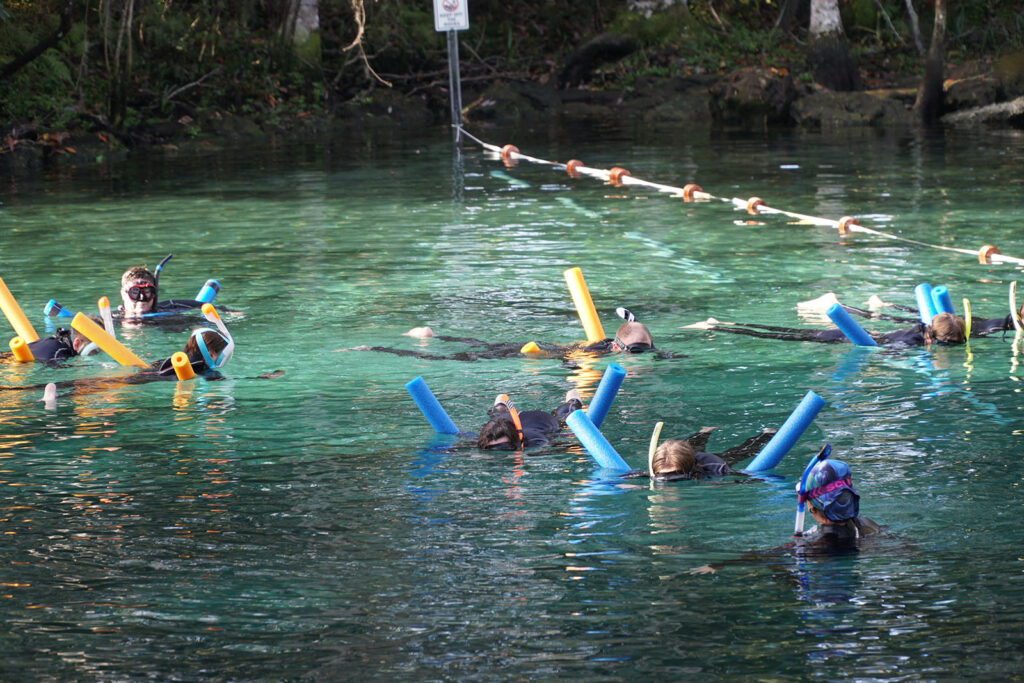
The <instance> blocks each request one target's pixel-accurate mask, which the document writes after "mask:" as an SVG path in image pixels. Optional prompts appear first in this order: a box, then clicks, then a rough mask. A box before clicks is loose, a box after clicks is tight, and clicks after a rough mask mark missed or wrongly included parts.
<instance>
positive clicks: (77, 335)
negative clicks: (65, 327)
mask: <svg viewBox="0 0 1024 683" xmlns="http://www.w3.org/2000/svg"><path fill="white" fill-rule="evenodd" d="M85 317H86V318H88V319H89V320H91V321H93V322H94V323H96V324H97V325H99V326H100V327H103V320H101V319H100V317H99V316H98V315H87V316H85ZM77 341H81V342H82V346H85V345H86V344H88V343H89V342H90V341H91V340H90V339H89V338H88V337H86V336H85V335H84V334H82V333H81V332H79V331H78V330H77V329H76V328H74V327H72V328H71V343H72V344H74V343H75V342H77Z"/></svg>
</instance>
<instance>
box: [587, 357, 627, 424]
mask: <svg viewBox="0 0 1024 683" xmlns="http://www.w3.org/2000/svg"><path fill="white" fill-rule="evenodd" d="M625 377H626V371H625V370H623V369H622V366H620V365H616V364H615V363H611V364H610V365H609V366H608V367H607V368H606V369H605V371H604V375H602V376H601V383H600V384H598V385H597V391H596V392H595V393H594V400H593V401H591V402H590V405H589V406H587V417H589V418H590V421H591V422H593V423H594V426H595V427H597V428H598V429H600V428H601V424H602V423H603V422H604V418H605V416H606V415H607V414H608V409H609V408H611V407H612V401H614V400H615V394H617V393H619V387H620V386H622V380H623V379H624V378H625Z"/></svg>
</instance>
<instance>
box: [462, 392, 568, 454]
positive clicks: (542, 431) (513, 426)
mask: <svg viewBox="0 0 1024 683" xmlns="http://www.w3.org/2000/svg"><path fill="white" fill-rule="evenodd" d="M582 407H583V402H582V401H581V400H580V394H579V392H578V391H576V390H575V389H572V390H570V391H569V393H567V394H566V395H565V401H564V402H563V403H562V405H560V406H558V407H557V408H555V409H554V410H553V411H552V412H550V413H546V412H544V411H543V410H524V411H523V412H521V413H520V412H518V411H516V410H515V407H514V406H512V404H511V401H510V400H509V399H508V396H506V395H505V394H499V395H498V397H497V398H496V399H495V400H494V405H493V406H491V408H490V409H489V410H488V411H487V414H488V416H489V417H490V418H491V419H490V420H488V421H487V423H485V424H484V426H483V427H481V428H480V434H479V435H478V436H477V440H476V445H477V447H478V448H481V449H484V450H503V451H518V450H522V449H524V448H535V447H537V446H546V445H547V444H548V443H549V442H550V437H552V436H554V435H555V434H557V433H558V432H559V431H560V430H561V429H562V427H563V426H564V425H565V418H566V417H568V416H569V414H570V413H572V412H573V411H574V410H579V409H580V408H582Z"/></svg>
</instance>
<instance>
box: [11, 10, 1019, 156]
mask: <svg viewBox="0 0 1024 683" xmlns="http://www.w3.org/2000/svg"><path fill="white" fill-rule="evenodd" d="M528 4H529V3H528ZM537 4H538V5H543V7H541V8H533V7H530V8H525V7H509V6H507V5H506V4H503V3H499V2H494V1H492V0H477V1H474V2H473V4H472V6H471V8H470V12H471V18H470V29H469V30H467V31H460V32H459V33H458V38H459V46H460V47H459V50H460V61H461V67H462V68H461V76H462V102H463V114H462V115H463V121H464V124H465V125H466V126H467V127H474V126H476V127H480V126H485V125H488V124H490V123H494V124H509V123H516V122H541V121H543V120H557V121H559V122H561V123H563V124H572V123H575V122H599V121H613V120H619V119H623V118H626V117H629V118H632V119H636V120H641V121H643V122H644V123H645V124H648V125H652V126H686V127H687V128H693V127H706V128H731V129H740V130H755V131H756V130H762V129H766V128H769V127H799V128H805V129H822V130H827V129H830V128H838V127H849V126H868V127H871V126H874V127H885V128H901V127H913V126H930V127H952V126H967V127H978V126H990V127H994V128H997V129H998V128H1002V129H1014V130H1024V47H1022V41H1024V2H1005V3H990V2H985V1H984V0H964V1H963V2H958V3H956V4H955V5H951V6H950V7H949V9H948V10H947V8H946V2H945V0H927V1H925V0H920V1H919V0H845V1H842V2H838V3H837V2H836V1H835V0H831V1H830V0H716V2H714V3H712V2H710V1H708V0H647V1H643V0H597V1H596V2H594V3H585V4H583V3H578V2H574V0H549V2H546V3H537ZM826 5H831V6H833V7H836V8H837V9H838V14H835V15H834V16H832V19H834V20H835V22H836V23H833V24H827V23H825V24H823V23H822V20H821V16H820V14H821V8H822V6H826ZM996 5H998V7H997V8H995V6H996ZM816 13H817V14H816ZM837 24H838V28H837ZM0 26H2V27H3V29H4V31H0V138H2V139H0V172H4V173H6V174H12V173H13V174H16V173H35V172H38V171H41V170H46V169H48V168H53V167H61V166H74V165H82V164H89V163H102V162H104V161H108V160H111V159H114V158H118V157H123V156H126V155H128V154H130V153H131V152H132V151H133V150H139V149H153V148H159V147H164V148H170V149H174V150H188V149H191V148H207V149H209V147H210V146H215V147H217V146H219V147H224V146H230V145H236V144H252V143H253V142H254V141H255V140H259V139H261V138H269V137H280V136H284V137H287V136H293V135H307V134H309V133H311V132H316V133H322V132H325V131H329V130H331V129H332V128H333V127H335V126H353V125H358V126H362V125H398V126H406V127H408V126H423V127H426V126H437V125H445V124H447V123H448V121H449V117H450V114H449V107H450V104H449V97H448V73H447V51H446V41H445V35H444V34H442V33H437V32H436V31H435V30H434V25H433V16H432V12H431V7H430V3H428V2H412V1H411V0H392V1H391V2H386V3H385V2H382V1H376V0H289V1H288V2H273V1H271V0H240V1H239V2H237V3H224V2H220V1H218V0H192V1H188V0H177V1H174V2H172V0H160V1H158V2H153V3H138V2H137V1H136V0H89V1H86V0H40V1H36V2H25V1H16V0H0ZM823 27H824V28H823ZM823 36H824V38H823ZM922 36H930V38H931V40H930V44H928V45H925V44H924V43H925V42H926V40H925V39H924V38H922ZM823 41H824V42H823ZM823 46H824V47H823ZM936 60H938V62H936Z"/></svg>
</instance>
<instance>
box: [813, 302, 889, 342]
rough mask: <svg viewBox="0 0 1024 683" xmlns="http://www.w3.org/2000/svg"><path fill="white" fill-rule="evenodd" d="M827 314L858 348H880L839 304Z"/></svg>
mask: <svg viewBox="0 0 1024 683" xmlns="http://www.w3.org/2000/svg"><path fill="white" fill-rule="evenodd" d="M825 314H826V315H827V316H828V317H829V318H831V319H832V322H834V323H835V324H836V327H838V328H839V330H840V331H841V332H842V333H843V334H845V335H846V338H847V339H849V340H850V341H852V342H853V343H854V344H856V345H857V346H878V344H876V343H875V340H874V339H872V338H871V335H869V334H868V333H867V332H865V331H864V328H863V327H861V326H860V325H859V324H857V321H856V320H854V319H853V318H851V317H850V314H849V313H847V312H846V309H845V308H843V307H842V306H840V305H839V304H832V305H831V306H829V309H828V310H827V311H825Z"/></svg>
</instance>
